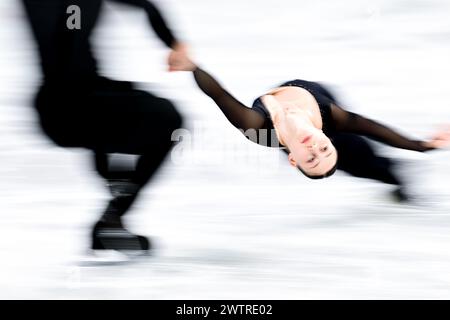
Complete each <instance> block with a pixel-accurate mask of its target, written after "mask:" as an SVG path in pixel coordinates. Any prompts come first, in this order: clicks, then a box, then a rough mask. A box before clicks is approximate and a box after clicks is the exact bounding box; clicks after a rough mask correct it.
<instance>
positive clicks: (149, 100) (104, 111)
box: [35, 78, 182, 214]
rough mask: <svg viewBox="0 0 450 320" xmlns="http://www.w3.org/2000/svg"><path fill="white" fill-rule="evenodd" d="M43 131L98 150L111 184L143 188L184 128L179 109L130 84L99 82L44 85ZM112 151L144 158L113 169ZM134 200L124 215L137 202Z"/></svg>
mask: <svg viewBox="0 0 450 320" xmlns="http://www.w3.org/2000/svg"><path fill="white" fill-rule="evenodd" d="M35 106H36V109H37V111H38V114H39V118H40V124H41V127H42V129H43V131H44V132H45V133H46V134H47V135H48V136H49V137H50V138H51V139H52V140H53V141H54V142H55V143H56V144H57V145H59V146H62V147H81V148H87V149H90V150H92V151H93V152H94V164H95V168H96V170H97V172H98V173H99V175H100V176H101V177H103V178H104V179H107V180H112V179H128V180H130V181H132V182H133V183H135V184H137V185H139V188H138V190H137V191H136V195H137V193H138V191H139V190H140V189H141V188H142V187H143V186H144V185H145V184H146V183H147V182H148V181H149V180H150V179H151V177H152V176H153V174H154V173H155V172H156V171H157V169H158V167H159V166H160V165H161V163H162V162H163V161H164V158H165V157H166V155H167V153H168V152H169V151H170V149H171V147H172V144H173V142H172V140H171V135H172V132H173V131H174V130H176V129H178V128H180V127H181V125H182V117H181V115H180V114H179V113H178V111H177V110H176V108H175V107H174V105H173V104H172V103H171V102H170V101H168V100H166V99H163V98H160V97H157V96H155V95H153V94H151V93H148V92H145V91H141V90H136V89H134V88H133V87H132V84H131V83H129V82H122V81H112V80H109V79H106V78H99V80H97V81H96V83H95V86H94V87H93V88H92V87H90V88H89V89H75V90H74V91H71V90H68V87H67V86H65V87H63V88H61V87H58V88H55V87H49V86H46V85H44V86H43V87H42V88H41V89H40V91H39V93H38V95H37V97H36V101H35ZM112 153H119V154H131V155H138V156H139V158H138V160H137V164H136V166H133V167H130V168H129V169H128V170H123V169H122V170H120V171H115V170H112V169H111V164H110V163H109V157H110V154H112ZM134 199H135V197H132V198H129V200H128V202H129V203H128V204H127V205H126V208H123V209H124V210H123V212H122V214H123V213H125V212H126V210H127V209H128V207H129V206H130V205H131V203H132V202H133V201H134Z"/></svg>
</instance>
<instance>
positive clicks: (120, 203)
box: [92, 180, 150, 251]
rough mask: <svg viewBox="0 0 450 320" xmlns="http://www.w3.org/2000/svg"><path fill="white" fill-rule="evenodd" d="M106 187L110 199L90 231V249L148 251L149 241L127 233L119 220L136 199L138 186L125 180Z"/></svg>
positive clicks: (113, 182) (110, 183)
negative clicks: (110, 196)
mask: <svg viewBox="0 0 450 320" xmlns="http://www.w3.org/2000/svg"><path fill="white" fill-rule="evenodd" d="M108 187H109V189H110V191H111V195H112V199H111V201H110V202H109V204H108V207H107V209H106V211H105V213H104V214H103V216H102V217H101V219H100V221H98V222H97V223H96V224H95V226H94V228H93V230H92V249H94V250H119V251H121V250H123V251H148V250H149V249H150V242H149V240H148V239H147V238H146V237H144V236H140V235H136V234H133V233H131V232H130V231H128V230H127V229H126V228H125V227H124V226H123V223H122V218H121V216H122V215H123V214H124V213H125V212H126V211H127V210H128V209H129V207H130V206H131V204H132V203H133V202H134V200H135V199H136V196H137V193H138V191H139V186H138V185H136V184H134V183H132V182H130V181H127V180H114V181H109V183H108Z"/></svg>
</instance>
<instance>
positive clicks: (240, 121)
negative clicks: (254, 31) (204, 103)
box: [193, 66, 265, 130]
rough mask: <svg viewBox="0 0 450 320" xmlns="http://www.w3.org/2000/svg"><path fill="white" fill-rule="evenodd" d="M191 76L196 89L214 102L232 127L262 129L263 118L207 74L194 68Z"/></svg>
mask: <svg viewBox="0 0 450 320" xmlns="http://www.w3.org/2000/svg"><path fill="white" fill-rule="evenodd" d="M193 74H194V79H195V81H196V83H197V85H198V87H199V88H200V89H201V90H202V91H203V92H204V93H205V94H206V95H208V96H209V97H210V98H211V99H213V100H214V102H215V103H216V104H217V106H218V107H219V108H220V110H222V112H223V114H224V115H225V116H226V117H227V119H228V120H229V121H230V122H231V124H232V125H233V126H235V127H236V128H238V129H243V130H247V129H260V128H262V126H263V125H264V122H265V119H264V117H263V116H262V115H261V114H260V113H258V112H256V111H255V110H253V109H251V108H248V107H246V106H245V105H243V104H242V103H241V102H239V101H238V100H237V99H236V98H235V97H233V96H232V95H231V94H230V93H229V92H228V91H226V90H225V89H224V88H223V87H222V86H221V85H220V84H219V82H217V80H216V79H214V78H213V77H212V76H211V75H210V74H209V73H207V72H206V71H204V70H202V69H201V68H199V67H197V66H195V67H194V70H193Z"/></svg>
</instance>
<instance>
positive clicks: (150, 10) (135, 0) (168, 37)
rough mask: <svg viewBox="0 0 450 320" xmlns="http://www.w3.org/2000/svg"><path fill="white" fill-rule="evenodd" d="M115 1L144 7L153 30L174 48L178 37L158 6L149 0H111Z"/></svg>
mask: <svg viewBox="0 0 450 320" xmlns="http://www.w3.org/2000/svg"><path fill="white" fill-rule="evenodd" d="M111 1H115V2H120V3H125V4H129V5H132V6H136V7H138V8H141V9H144V10H145V12H146V13H147V17H148V19H149V21H150V24H151V26H152V27H153V30H155V33H156V34H157V35H158V37H159V38H160V39H161V41H162V42H164V43H165V44H166V45H167V46H168V47H170V48H173V45H174V44H175V43H176V39H175V37H174V35H173V33H172V31H171V30H170V29H169V27H168V26H167V23H166V21H165V20H164V18H163V16H162V15H161V12H160V11H159V10H158V8H157V7H156V6H155V5H154V4H153V3H151V2H150V1H147V0H111Z"/></svg>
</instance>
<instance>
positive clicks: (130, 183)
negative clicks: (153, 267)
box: [93, 92, 181, 248]
mask: <svg viewBox="0 0 450 320" xmlns="http://www.w3.org/2000/svg"><path fill="white" fill-rule="evenodd" d="M134 93H135V94H134ZM134 93H133V94H130V95H129V96H128V98H129V99H127V101H128V105H127V106H126V108H123V109H121V110H119V109H118V105H117V102H118V101H120V100H122V99H123V97H115V99H114V101H113V102H111V105H112V106H113V108H111V109H109V110H110V111H112V113H110V114H105V115H103V117H106V118H107V119H108V121H106V122H101V123H99V130H98V131H95V132H94V133H96V135H94V136H95V137H96V145H97V151H96V152H95V158H94V159H95V167H96V170H97V172H98V173H99V175H100V176H101V177H103V178H104V179H105V180H106V182H107V184H108V186H109V188H110V191H111V194H112V198H111V200H110V201H109V203H108V206H107V208H106V210H105V212H104V214H103V216H102V218H101V219H100V221H99V222H98V223H97V224H96V226H95V227H94V235H93V237H94V243H93V247H94V248H102V246H103V247H104V245H103V242H102V241H100V240H99V238H101V237H99V236H98V234H99V233H100V231H101V230H105V229H110V228H117V229H121V230H122V231H123V232H125V234H126V235H128V238H130V234H129V232H128V231H126V229H124V228H123V225H122V219H121V217H122V216H123V215H124V214H125V213H127V212H128V210H129V209H130V207H131V206H132V205H133V203H134V202H135V201H136V199H137V197H138V195H139V192H140V191H141V190H142V188H143V187H144V186H145V185H146V184H147V183H148V181H149V180H150V179H151V177H152V176H153V174H154V173H155V172H156V171H157V169H158V168H159V166H160V165H161V164H162V162H163V161H164V158H165V157H166V155H167V153H168V152H169V151H170V149H171V146H172V144H173V142H172V141H171V139H170V138H171V133H172V131H173V130H175V129H177V128H179V127H180V126H181V116H180V115H179V113H178V112H177V111H176V109H175V108H174V106H173V105H172V104H171V103H170V102H169V101H168V100H165V99H161V98H157V97H155V96H153V95H151V94H147V93H144V92H134ZM108 153H124V154H134V155H137V157H138V160H137V161H136V162H133V163H129V165H128V167H127V166H126V164H125V165H124V164H121V166H120V170H117V166H116V165H115V164H114V163H113V161H114V160H112V159H111V158H112V157H111V156H110V155H109V154H108ZM130 239H132V238H130ZM132 240H133V239H132ZM99 241H100V242H99ZM142 241H143V238H142V237H141V238H140V241H136V239H134V242H135V243H138V244H142ZM110 245H111V243H110ZM112 245H114V246H116V247H118V248H120V241H117V242H115V243H114V244H112ZM147 246H148V243H147ZM144 247H145V246H144Z"/></svg>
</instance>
